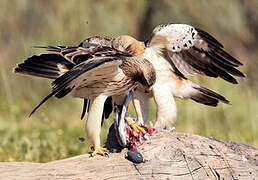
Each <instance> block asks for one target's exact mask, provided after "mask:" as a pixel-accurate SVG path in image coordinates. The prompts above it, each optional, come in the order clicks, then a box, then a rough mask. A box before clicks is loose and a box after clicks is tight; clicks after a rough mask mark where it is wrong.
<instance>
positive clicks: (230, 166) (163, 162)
mask: <svg viewBox="0 0 258 180" xmlns="http://www.w3.org/2000/svg"><path fill="white" fill-rule="evenodd" d="M138 150H139V152H140V153H142V155H143V156H144V158H145V159H147V160H148V161H147V162H145V163H141V164H133V163H132V162H130V161H128V160H126V159H125V158H124V156H125V154H126V152H127V150H123V151H122V152H121V153H115V154H110V155H109V157H101V156H96V157H89V155H88V154H84V155H80V156H76V157H72V158H68V159H63V160H57V161H53V162H48V163H31V162H1V163H0V179H12V180H13V179H19V180H24V179H26V180H30V179H129V178H131V179H173V180H174V179H205V180H206V179H257V177H258V148H257V147H254V146H250V145H245V144H237V143H234V142H225V141H220V140H216V139H214V138H206V137H202V136H198V135H192V134H185V133H178V132H159V133H155V134H153V136H151V139H150V140H149V141H146V142H145V143H144V144H142V145H141V146H140V147H139V148H138Z"/></svg>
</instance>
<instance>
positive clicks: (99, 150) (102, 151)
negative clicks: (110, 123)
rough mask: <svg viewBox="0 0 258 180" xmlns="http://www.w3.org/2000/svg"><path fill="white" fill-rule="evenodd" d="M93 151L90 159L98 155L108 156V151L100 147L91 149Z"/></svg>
mask: <svg viewBox="0 0 258 180" xmlns="http://www.w3.org/2000/svg"><path fill="white" fill-rule="evenodd" d="M92 149H94V150H93V152H92V153H91V157H93V156H95V155H97V154H99V155H101V156H108V149H107V148H102V147H97V148H92Z"/></svg>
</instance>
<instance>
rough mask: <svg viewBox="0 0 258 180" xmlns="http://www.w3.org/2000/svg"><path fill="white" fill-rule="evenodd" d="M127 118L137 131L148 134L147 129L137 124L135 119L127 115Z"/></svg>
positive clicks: (128, 122)
mask: <svg viewBox="0 0 258 180" xmlns="http://www.w3.org/2000/svg"><path fill="white" fill-rule="evenodd" d="M125 120H126V122H127V124H128V125H129V126H130V127H131V128H132V129H133V130H134V131H135V132H137V133H140V132H142V133H143V134H146V131H145V130H144V129H143V128H142V127H141V126H139V125H137V124H136V123H135V122H134V120H133V119H132V118H130V117H125Z"/></svg>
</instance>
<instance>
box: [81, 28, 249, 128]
mask: <svg viewBox="0 0 258 180" xmlns="http://www.w3.org/2000/svg"><path fill="white" fill-rule="evenodd" d="M89 41H94V43H96V44H102V45H104V46H110V47H113V48H115V49H120V50H122V51H124V50H126V52H127V53H129V54H131V55H132V56H134V57H137V58H144V59H147V60H149V61H150V62H151V63H152V65H153V66H154V69H155V70H156V82H155V84H154V85H153V89H152V91H151V92H147V93H146V91H145V90H144V89H141V88H137V90H136V92H135V93H134V99H133V103H134V106H135V110H136V113H137V119H138V122H139V123H140V124H143V123H144V122H145V121H146V120H147V119H148V114H149V99H150V98H151V97H154V101H155V103H156V107H157V112H156V116H157V117H156V123H155V127H159V128H170V127H171V125H172V122H173V121H174V120H175V119H176V114H177V108H176V103H175V101H174V97H179V98H182V99H192V100H194V101H195V102H198V103H201V104H204V105H208V106H217V104H218V103H219V102H223V103H226V104H228V103H229V101H228V100H227V99H226V98H225V97H223V96H221V95H220V94H218V93H216V92H213V91H211V90H209V89H207V88H205V87H202V86H200V85H198V84H196V83H194V82H192V81H190V80H189V79H187V76H193V75H197V74H199V75H203V76H208V77H213V78H217V77H220V78H222V79H224V80H226V81H227V82H230V83H233V84H237V83H238V82H237V80H236V79H235V78H234V77H233V76H237V77H245V75H244V74H243V73H242V72H240V71H239V70H237V69H236V68H237V67H239V66H242V65H243V64H242V63H241V62H239V61H238V60H237V59H235V58H234V57H232V56H231V55H230V54H228V53H227V52H226V51H225V50H224V48H223V45H222V44H221V43H220V42H218V41H217V40H216V39H215V38H214V37H213V36H211V35H210V34H208V33H207V32H205V31H203V30H201V29H198V28H195V27H193V26H190V25H186V24H162V25H159V26H157V27H156V28H155V29H154V30H153V32H152V34H151V36H150V38H149V40H147V41H145V42H140V41H138V40H136V39H134V38H133V37H131V36H127V35H125V36H120V37H118V38H116V39H112V38H110V39H108V38H106V39H105V41H103V38H101V37H98V36H96V37H92V38H89V39H86V40H85V41H84V42H85V43H87V42H89ZM104 111H105V112H106V114H107V115H108V114H109V112H110V111H108V108H107V110H106V109H105V110H104Z"/></svg>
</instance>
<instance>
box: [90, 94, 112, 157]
mask: <svg viewBox="0 0 258 180" xmlns="http://www.w3.org/2000/svg"><path fill="white" fill-rule="evenodd" d="M106 99H107V96H105V95H99V96H97V97H95V98H92V99H91V104H90V110H89V114H88V117H87V121H86V124H85V130H86V134H87V136H88V138H89V141H90V142H91V143H92V144H93V149H94V151H93V153H92V156H95V155H96V154H100V155H105V152H107V149H106V148H102V147H101V146H100V130H101V118H102V114H103V108H104V103H105V101H106Z"/></svg>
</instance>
